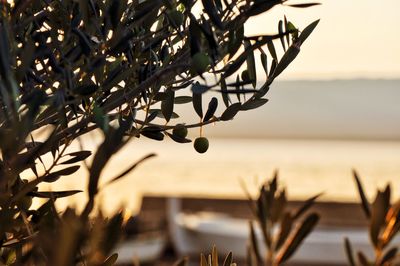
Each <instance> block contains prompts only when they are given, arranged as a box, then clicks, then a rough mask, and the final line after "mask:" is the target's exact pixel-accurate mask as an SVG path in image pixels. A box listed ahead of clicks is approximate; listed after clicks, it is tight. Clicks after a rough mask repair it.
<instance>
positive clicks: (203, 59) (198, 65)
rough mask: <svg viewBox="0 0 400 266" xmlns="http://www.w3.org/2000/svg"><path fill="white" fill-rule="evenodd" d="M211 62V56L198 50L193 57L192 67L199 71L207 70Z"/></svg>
mask: <svg viewBox="0 0 400 266" xmlns="http://www.w3.org/2000/svg"><path fill="white" fill-rule="evenodd" d="M210 63H211V61H210V58H209V57H208V55H207V54H205V53H202V52H198V53H196V54H195V55H194V56H193V57H192V67H193V69H194V70H195V71H196V72H197V73H200V74H201V73H203V72H204V71H206V70H207V67H208V66H209V65H210Z"/></svg>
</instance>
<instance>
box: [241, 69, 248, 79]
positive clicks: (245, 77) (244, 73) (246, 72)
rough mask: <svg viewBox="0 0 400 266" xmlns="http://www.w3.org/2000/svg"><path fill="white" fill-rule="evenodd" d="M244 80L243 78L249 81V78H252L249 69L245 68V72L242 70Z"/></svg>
mask: <svg viewBox="0 0 400 266" xmlns="http://www.w3.org/2000/svg"><path fill="white" fill-rule="evenodd" d="M242 80H243V81H249V80H250V74H249V71H247V70H243V72H242Z"/></svg>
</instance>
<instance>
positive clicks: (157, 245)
mask: <svg viewBox="0 0 400 266" xmlns="http://www.w3.org/2000/svg"><path fill="white" fill-rule="evenodd" d="M166 244H167V237H166V235H165V234H161V233H156V234H155V233H153V234H142V235H139V236H137V237H135V238H133V239H128V240H125V241H122V242H121V243H120V244H118V245H117V247H116V249H115V250H114V252H115V253H118V260H117V263H118V264H132V263H133V262H139V263H140V264H143V263H152V262H155V261H156V260H158V259H159V258H160V257H161V256H162V253H163V252H164V249H165V246H166Z"/></svg>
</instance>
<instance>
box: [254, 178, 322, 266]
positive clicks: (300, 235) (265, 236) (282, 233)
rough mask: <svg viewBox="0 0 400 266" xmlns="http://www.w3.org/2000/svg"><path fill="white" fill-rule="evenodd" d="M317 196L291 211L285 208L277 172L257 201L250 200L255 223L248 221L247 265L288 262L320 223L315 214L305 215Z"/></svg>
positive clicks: (264, 187)
mask: <svg viewBox="0 0 400 266" xmlns="http://www.w3.org/2000/svg"><path fill="white" fill-rule="evenodd" d="M319 196H320V194H319V195H316V196H314V197H312V198H310V199H308V200H306V201H305V202H304V204H303V205H302V206H301V207H300V208H299V209H297V210H295V211H293V210H289V209H288V208H287V203H288V201H287V197H286V191H285V189H280V188H279V187H278V175H277V173H275V175H274V177H273V178H272V180H271V181H269V182H266V183H265V184H264V185H262V186H261V188H260V191H259V196H258V198H257V199H255V200H253V199H251V198H250V199H251V203H252V205H251V206H252V209H253V212H254V214H255V217H256V224H255V223H254V222H250V246H249V249H248V265H251V266H257V265H282V264H283V263H285V262H286V261H288V260H289V259H290V257H291V256H293V254H294V253H295V252H296V250H297V249H298V248H299V247H300V246H301V243H302V242H303V241H304V239H305V238H306V237H307V236H308V234H309V233H311V231H312V230H313V229H314V227H315V226H316V225H317V223H318V221H319V215H318V214H317V213H315V212H311V213H308V210H309V208H310V207H311V206H312V205H313V203H314V202H315V200H316V199H317V198H318V197H319ZM303 216H305V217H304V218H303ZM257 228H259V229H260V231H261V235H262V240H263V244H264V245H260V242H259V237H258V234H257V230H256V229H257ZM263 246H265V250H263Z"/></svg>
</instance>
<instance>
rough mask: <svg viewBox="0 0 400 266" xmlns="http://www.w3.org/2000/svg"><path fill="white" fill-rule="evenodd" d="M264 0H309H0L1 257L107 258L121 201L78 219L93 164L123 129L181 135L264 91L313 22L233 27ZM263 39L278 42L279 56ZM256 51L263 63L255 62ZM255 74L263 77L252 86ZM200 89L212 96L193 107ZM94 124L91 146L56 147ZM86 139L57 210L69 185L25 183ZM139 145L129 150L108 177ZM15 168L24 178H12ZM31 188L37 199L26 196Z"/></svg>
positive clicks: (41, 176) (51, 172)
mask: <svg viewBox="0 0 400 266" xmlns="http://www.w3.org/2000/svg"><path fill="white" fill-rule="evenodd" d="M276 5H288V6H292V7H295V8H304V7H309V6H312V5H315V3H302V4H290V3H287V2H286V1H285V0H239V1H236V0H223V1H221V0H202V1H196V0H133V1H127V0H121V1H120V0H75V1H71V0H69V1H61V0H42V1H40V0H15V1H1V2H0V93H1V98H0V150H1V160H0V177H1V178H0V190H1V194H0V225H1V226H0V231H1V232H0V245H1V247H2V248H1V249H0V255H1V258H0V260H1V261H2V263H16V264H51V265H70V264H75V263H80V262H83V261H84V262H86V263H87V264H96V265H97V264H100V263H105V264H106V265H109V264H112V263H113V261H114V260H115V256H111V257H109V258H108V259H106V258H107V256H108V255H109V254H110V252H111V250H112V247H113V243H115V240H116V239H117V238H118V233H117V232H118V229H119V228H120V227H121V224H122V215H121V214H117V215H115V216H114V217H112V218H110V219H103V218H101V217H97V216H96V217H93V218H91V219H93V220H95V221H97V222H96V224H95V225H93V224H92V223H90V222H88V221H91V220H89V215H90V214H91V213H92V212H93V208H94V206H95V196H96V194H97V193H98V191H99V179H100V176H101V173H102V170H103V168H104V166H105V165H106V163H107V162H108V160H109V159H110V158H111V156H112V155H113V154H115V153H116V152H118V150H119V149H120V148H121V147H123V146H124V144H126V143H127V142H128V141H129V140H130V139H131V138H139V137H141V136H145V137H148V138H151V139H154V140H158V141H161V140H163V139H164V138H165V137H169V138H171V139H173V140H174V141H176V142H178V143H187V142H191V140H190V139H188V138H187V131H188V129H191V128H202V127H203V126H205V125H207V124H210V123H215V122H220V121H228V120H231V119H233V118H234V117H235V115H236V114H237V113H239V112H242V111H247V110H250V109H255V108H258V107H260V106H262V105H264V104H265V103H266V102H267V99H266V98H265V95H266V94H267V92H268V90H269V87H270V86H271V84H272V82H273V81H274V80H275V79H276V77H278V76H279V75H280V74H281V73H282V71H284V69H285V68H286V67H287V66H288V65H289V64H290V63H291V62H292V61H293V60H294V58H295V57H296V56H297V54H298V53H299V51H300V47H301V45H302V44H303V43H304V41H305V40H306V39H307V37H308V36H309V35H310V34H311V32H312V31H313V29H314V28H315V27H316V25H317V24H318V21H316V22H313V23H311V24H310V25H309V26H308V27H306V28H305V29H303V30H300V29H298V28H296V27H295V26H294V24H293V23H291V22H289V21H287V20H286V18H285V19H284V20H283V21H279V23H278V30H277V33H276V34H273V35H257V36H245V34H244V24H245V23H246V21H247V20H248V19H250V18H251V17H253V16H256V15H259V14H262V13H265V12H267V11H269V10H270V9H272V8H273V7H274V6H276ZM197 10H199V11H197ZM275 40H277V41H280V42H281V44H282V46H283V49H284V51H285V52H284V54H283V56H282V57H278V55H277V54H278V53H277V52H276V50H275V46H274V45H275V44H274V41H275ZM256 59H257V60H256ZM256 61H259V62H261V65H262V68H263V69H264V72H265V75H264V76H263V77H259V75H257V74H259V73H260V72H257V71H256V66H257V65H259V64H256ZM259 81H264V82H263V84H262V85H261V86H259V83H258V82H259ZM206 93H207V94H209V95H213V97H211V100H210V101H209V102H205V103H204V106H208V107H207V108H204V109H203V102H202V99H203V95H204V94H206ZM220 102H221V103H220ZM177 104H192V105H193V108H194V110H195V112H196V113H197V115H198V116H199V121H198V122H196V123H182V122H180V123H176V122H174V120H175V118H176V117H178V116H179V115H180V114H178V113H176V112H175V111H174V107H175V106H176V105H177ZM97 129H100V130H102V132H103V133H104V140H103V142H102V143H101V145H100V146H99V147H98V149H97V150H96V151H88V150H79V151H74V152H69V151H68V149H67V148H68V147H69V146H70V145H71V143H73V142H74V141H76V140H77V139H78V138H79V137H80V136H83V135H85V134H87V133H88V132H91V131H94V130H97ZM43 135H45V137H44V138H43ZM38 136H40V137H41V138H39V137H38ZM194 147H195V149H196V150H197V151H198V152H201V153H202V152H205V151H207V148H208V140H207V139H206V138H205V136H202V135H200V136H199V137H198V138H196V139H195V141H194ZM92 152H93V153H94V154H93V155H92V157H91V159H92V163H91V165H90V166H89V170H90V171H89V172H90V173H89V182H88V187H87V189H86V193H88V202H87V203H86V205H85V208H84V210H83V211H82V212H81V213H78V212H77V211H76V210H74V209H67V210H65V211H63V212H62V213H61V214H60V213H58V212H57V210H56V209H55V207H54V201H55V200H56V199H57V198H60V197H68V196H71V195H73V194H75V193H78V192H79V191H53V192H50V191H40V190H39V189H38V186H39V185H40V184H42V183H46V182H55V181H57V180H58V179H59V178H60V177H62V176H66V175H71V174H73V173H75V172H76V171H77V170H78V169H79V167H80V166H79V163H80V162H82V161H84V160H86V159H87V158H88V157H89V156H91V154H92ZM46 154H51V155H52V160H51V161H50V162H48V161H45V160H44V159H42V157H43V156H44V155H46ZM151 156H152V154H151V155H148V156H146V157H145V158H143V159H142V160H140V161H139V162H132V163H133V164H132V165H131V166H130V167H128V168H127V169H126V170H125V171H123V172H122V173H120V174H118V175H117V176H116V177H115V178H114V179H113V181H115V180H118V179H120V178H121V177H123V176H124V175H125V174H126V173H128V172H129V171H131V170H132V169H134V168H135V167H136V166H137V165H138V164H139V163H140V162H142V161H143V160H145V159H147V158H149V157H151ZM27 172H28V173H29V174H30V175H31V176H32V178H31V179H29V180H25V179H22V178H21V174H22V173H27ZM33 197H39V198H46V199H48V201H47V202H46V203H45V204H43V205H42V206H40V207H39V208H32V207H31V200H32V198H33ZM55 237H56V238H57V239H58V240H59V241H58V242H59V245H58V246H57V247H55V246H54V243H53V239H54V238H55Z"/></svg>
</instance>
